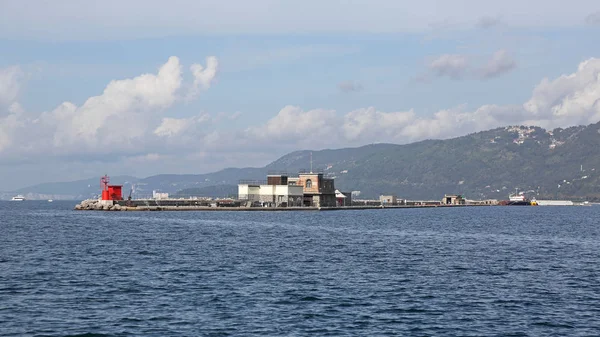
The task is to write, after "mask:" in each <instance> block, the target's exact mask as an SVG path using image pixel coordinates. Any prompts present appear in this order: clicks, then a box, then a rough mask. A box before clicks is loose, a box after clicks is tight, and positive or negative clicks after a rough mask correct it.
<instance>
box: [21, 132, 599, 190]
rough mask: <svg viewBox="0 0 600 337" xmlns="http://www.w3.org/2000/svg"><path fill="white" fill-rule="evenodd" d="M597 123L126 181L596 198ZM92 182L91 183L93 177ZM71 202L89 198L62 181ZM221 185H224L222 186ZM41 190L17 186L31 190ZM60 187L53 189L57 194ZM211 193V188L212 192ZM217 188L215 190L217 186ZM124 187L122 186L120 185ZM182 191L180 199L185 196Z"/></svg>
mask: <svg viewBox="0 0 600 337" xmlns="http://www.w3.org/2000/svg"><path fill="white" fill-rule="evenodd" d="M599 128H600V124H592V125H588V126H578V127H571V128H567V129H555V130H551V131H547V130H544V129H542V128H539V127H525V126H512V127H504V128H498V129H494V130H488V131H483V132H478V133H474V134H470V135H467V136H463V137H458V138H453V139H448V140H427V141H422V142H417V143H412V144H406V145H395V144H372V145H366V146H362V147H358V148H344V149H337V150H321V151H309V150H305V151H296V152H292V153H290V154H287V155H285V156H283V157H281V158H279V159H278V160H276V161H274V162H273V163H271V164H269V165H267V166H266V167H262V168H239V169H238V168H229V169H225V170H221V171H218V172H215V173H209V174H198V175H194V174H190V175H157V176H152V177H148V178H144V179H136V178H129V177H128V178H129V179H128V181H131V182H133V183H135V185H136V188H135V190H136V192H135V193H138V194H139V195H140V196H147V195H150V194H151V192H152V190H154V189H157V190H161V191H163V192H170V193H175V192H177V191H181V190H184V189H192V190H187V191H186V193H189V192H190V191H192V192H193V191H194V189H196V190H199V191H202V192H203V194H205V193H206V192H207V191H211V190H214V191H219V193H220V194H224V193H225V192H227V193H230V192H231V190H232V187H231V186H232V185H236V184H237V183H238V181H239V180H240V179H264V178H265V175H266V174H267V172H271V171H287V172H288V173H289V174H295V173H297V172H298V170H300V169H309V168H310V156H311V152H312V160H313V170H315V171H317V170H319V171H323V172H324V173H325V174H326V175H327V176H329V177H335V179H336V180H335V185H336V187H337V188H338V189H340V190H343V191H360V197H361V198H362V197H364V198H375V197H378V196H379V195H380V194H388V193H389V194H396V195H398V196H399V197H403V198H409V199H440V198H441V197H442V196H443V195H444V194H450V193H456V194H463V195H465V196H466V197H467V198H472V199H485V198H494V199H506V198H507V197H508V194H509V193H511V192H514V190H515V189H519V190H520V191H528V193H529V194H530V195H532V196H536V197H538V198H561V199H562V198H569V199H580V198H588V199H593V198H600V187H599V179H600V175H598V173H597V172H596V169H598V170H600V133H599ZM96 180H97V179H96ZM64 184H65V187H67V186H68V192H69V193H70V194H75V195H74V196H75V197H76V198H81V197H87V196H88V194H90V193H91V192H95V191H90V188H89V187H88V185H89V182H82V188H81V193H79V194H77V193H76V190H77V188H76V186H75V185H74V184H73V183H64ZM221 185H227V186H221ZM40 186H43V185H38V186H32V187H29V188H26V189H22V190H20V191H19V192H21V193H36V190H37V189H39V187H40ZM60 186H61V184H53V185H52V189H53V191H60V190H61V187H60ZM211 186H212V187H214V188H210V187H211ZM219 186H221V187H219ZM126 189H127V187H126ZM186 193H184V194H186Z"/></svg>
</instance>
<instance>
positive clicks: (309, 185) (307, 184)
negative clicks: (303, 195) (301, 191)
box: [306, 179, 312, 188]
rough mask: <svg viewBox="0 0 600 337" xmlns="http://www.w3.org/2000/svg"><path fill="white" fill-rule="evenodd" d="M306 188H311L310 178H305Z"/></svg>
mask: <svg viewBox="0 0 600 337" xmlns="http://www.w3.org/2000/svg"><path fill="white" fill-rule="evenodd" d="M306 188H312V180H310V179H306Z"/></svg>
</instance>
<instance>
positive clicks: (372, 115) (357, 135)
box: [245, 59, 600, 150]
mask: <svg viewBox="0 0 600 337" xmlns="http://www.w3.org/2000/svg"><path fill="white" fill-rule="evenodd" d="M500 68H502V67H500ZM598 121H600V59H589V60H587V61H585V62H582V63H581V64H580V65H579V67H578V69H577V71H576V72H575V73H572V74H569V75H563V76H561V77H559V78H556V79H554V80H549V79H544V80H542V81H541V82H540V83H539V84H538V85H537V86H536V87H535V89H534V90H533V93H532V96H531V98H530V99H529V100H528V101H527V102H525V103H523V104H522V105H494V104H487V105H483V106H480V107H478V108H476V109H468V106H467V105H461V106H458V107H454V108H450V109H443V110H440V111H438V112H436V113H435V114H433V115H432V116H430V117H424V116H419V115H418V114H417V113H415V112H414V111H413V110H408V111H398V112H384V111H380V110H377V109H376V108H374V107H369V108H363V109H357V110H353V111H350V112H348V113H346V114H342V115H339V114H337V113H336V112H335V111H332V110H324V109H313V110H308V111H304V110H302V109H301V108H300V107H295V106H287V107H285V108H284V109H282V110H281V111H280V112H279V113H278V114H277V116H275V117H274V118H273V119H271V120H270V121H268V122H267V123H266V124H265V125H263V126H259V127H254V128H251V129H249V131H251V132H250V135H249V134H248V133H246V134H245V137H248V136H250V138H251V139H253V141H254V143H253V146H260V147H263V148H264V147H270V146H273V147H275V146H274V145H273V144H277V146H276V147H279V148H281V147H282V144H284V145H285V146H283V147H286V146H287V148H288V149H289V150H294V149H297V148H298V147H302V148H310V147H311V146H316V147H319V148H324V147H340V146H348V145H362V144H365V143H371V142H395V143H407V142H412V141H418V140H423V139H430V138H449V137H455V136H460V135H465V134H467V133H472V132H477V131H482V130H487V129H491V128H496V127H501V126H506V125H515V124H525V125H537V126H542V127H545V128H555V127H568V126H573V125H580V124H589V123H595V122H598Z"/></svg>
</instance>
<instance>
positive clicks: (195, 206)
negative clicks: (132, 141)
mask: <svg viewBox="0 0 600 337" xmlns="http://www.w3.org/2000/svg"><path fill="white" fill-rule="evenodd" d="M476 206H479V207H481V206H491V205H386V206H382V205H377V206H375V205H372V206H371V205H361V206H342V207H246V206H243V205H240V204H239V203H238V204H236V203H234V204H227V205H215V204H210V203H207V202H205V201H201V200H176V199H171V200H151V199H148V200H127V201H125V200H119V201H113V200H84V201H82V202H81V203H79V204H77V205H76V206H75V210H82V211H217V212H218V211H227V212H231V211H234V212H235V211H242V212H248V211H251V212H282V211H301V212H302V211H304V212H306V211H342V210H361V209H392V208H394V209H395V208H449V207H476Z"/></svg>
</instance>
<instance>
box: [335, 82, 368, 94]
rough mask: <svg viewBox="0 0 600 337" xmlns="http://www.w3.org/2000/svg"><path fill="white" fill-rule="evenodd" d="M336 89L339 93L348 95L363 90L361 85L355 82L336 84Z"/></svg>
mask: <svg viewBox="0 0 600 337" xmlns="http://www.w3.org/2000/svg"><path fill="white" fill-rule="evenodd" d="M338 89H339V90H340V91H341V92H344V93H349V92H357V91H361V90H363V86H362V84H360V83H359V82H356V81H342V82H340V83H338Z"/></svg>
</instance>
